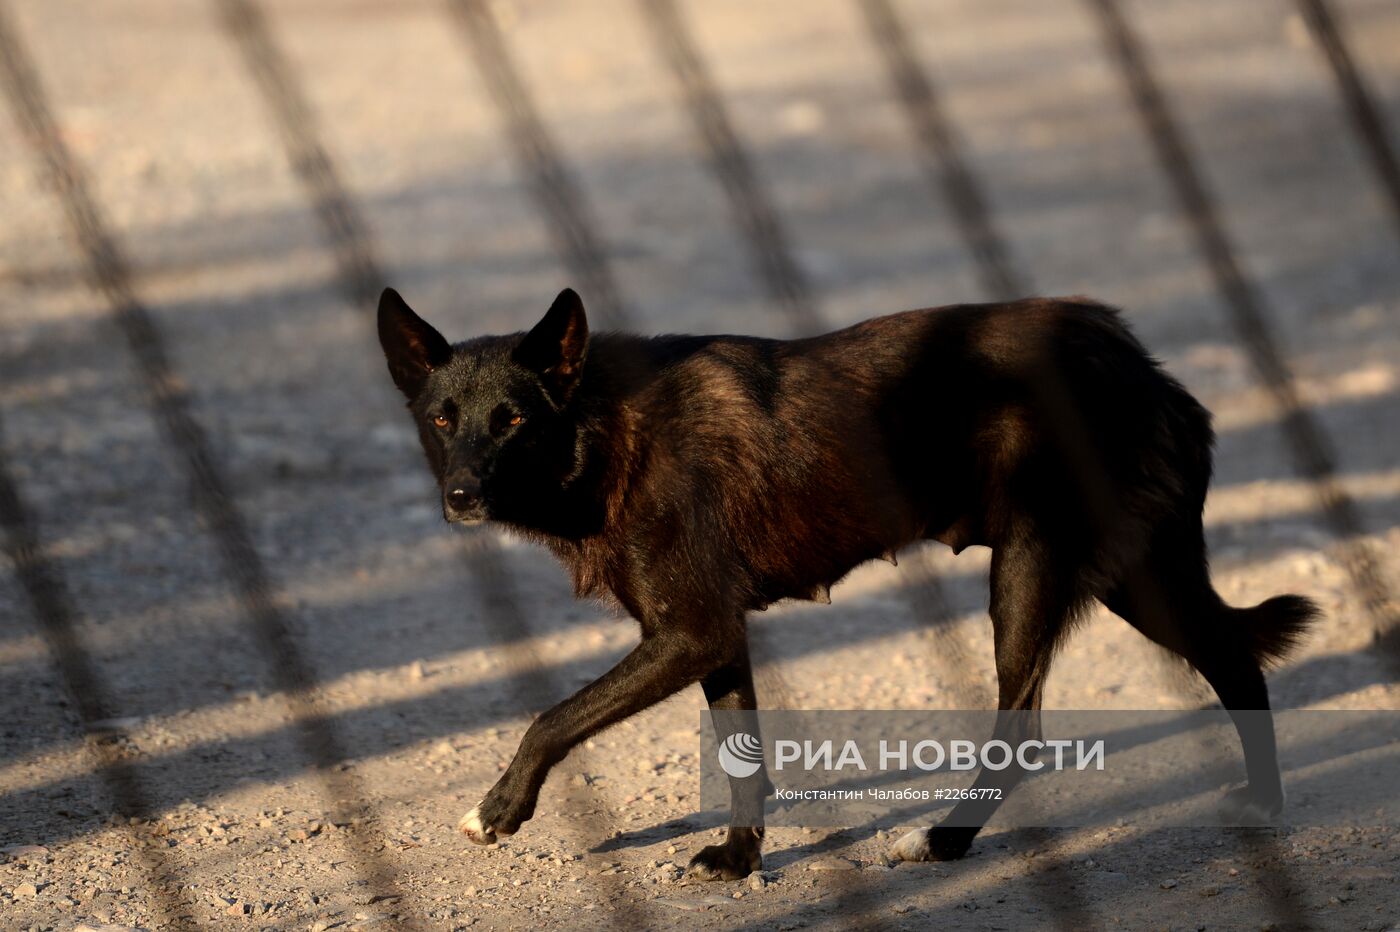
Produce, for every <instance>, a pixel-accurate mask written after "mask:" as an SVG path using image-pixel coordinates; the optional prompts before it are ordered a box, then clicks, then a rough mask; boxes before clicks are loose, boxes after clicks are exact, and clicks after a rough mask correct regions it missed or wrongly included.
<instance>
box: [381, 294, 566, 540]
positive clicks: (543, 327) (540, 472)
mask: <svg viewBox="0 0 1400 932" xmlns="http://www.w3.org/2000/svg"><path fill="white" fill-rule="evenodd" d="M379 342H380V345H382V346H383V347H384V355H385V357H386V359H387V360H388V362H389V374H390V375H391V376H393V379H394V384H395V385H397V386H398V387H399V391H401V392H403V393H404V396H405V397H407V398H408V408H409V410H410V411H411V412H412V413H413V418H414V421H415V422H416V423H417V425H418V435H419V438H420V439H421V440H422V442H423V450H424V452H426V453H427V454H428V463H429V464H430V465H431V467H432V470H433V474H434V475H435V476H437V479H438V482H439V484H440V485H441V486H442V513H443V516H444V517H445V518H446V519H447V520H448V521H453V522H464V523H475V522H478V521H483V520H488V519H489V520H498V521H523V520H525V517H526V516H527V515H528V514H529V512H530V511H531V508H532V506H533V505H537V504H538V503H539V501H540V499H541V498H548V497H549V496H550V493H552V492H553V491H555V490H558V489H559V488H561V487H562V485H564V484H565V483H567V482H568V480H569V478H570V476H573V475H577V472H578V470H579V468H580V465H581V463H580V458H581V456H582V451H581V450H580V449H579V428H578V426H577V425H576V419H575V418H574V417H573V413H572V411H571V410H570V408H571V405H570V402H571V401H572V400H573V397H574V394H575V389H576V388H577V387H578V384H579V380H580V378H581V377H582V375H583V366H584V360H585V357H586V356H587V354H588V322H587V320H586V318H585V317H584V312H583V302H582V301H581V300H580V299H579V296H578V295H577V294H575V293H574V292H573V291H572V290H570V289H565V290H564V291H562V292H560V294H559V297H557V298H555V299H554V304H553V306H551V307H550V309H549V312H548V313H546V314H545V315H544V318H543V319H542V320H541V321H540V322H539V323H538V324H536V325H535V327H534V329H533V330H531V331H530V332H529V333H526V334H513V335H511V336H503V337H480V338H478V339H475V340H469V341H467V342H465V343H458V344H457V345H455V346H453V345H452V344H449V343H448V342H447V340H446V339H444V338H443V336H442V334H440V333H438V332H437V331H436V330H434V329H433V328H432V326H430V325H429V324H428V323H427V321H425V320H423V319H422V318H421V317H419V316H418V315H417V314H415V313H414V312H413V310H412V308H410V307H409V306H408V305H407V304H406V303H405V302H404V300H403V298H401V297H400V296H399V293H398V292H397V291H394V290H393V289H392V288H386V289H385V290H384V294H383V295H382V296H381V297H380V299H379Z"/></svg>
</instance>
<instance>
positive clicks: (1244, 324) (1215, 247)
mask: <svg viewBox="0 0 1400 932" xmlns="http://www.w3.org/2000/svg"><path fill="white" fill-rule="evenodd" d="M1087 2H1088V3H1089V5H1090V8H1091V9H1092V10H1093V11H1094V12H1095V13H1096V14H1097V16H1098V20H1099V23H1100V26H1101V28H1102V31H1103V35H1104V41H1105V44H1106V47H1107V49H1108V52H1109V55H1110V57H1111V58H1112V59H1113V60H1114V62H1115V63H1116V64H1117V65H1118V67H1119V69H1120V71H1121V74H1122V77H1123V80H1124V83H1125V84H1126V86H1127V90H1128V93H1129V95H1130V97H1131V99H1132V101H1133V103H1134V105H1135V106H1136V108H1137V111H1138V114H1139V116H1140V117H1141V118H1142V121H1143V126H1144V128H1145V131H1146V133H1147V135H1148V138H1149V140H1150V141H1151V143H1152V146H1153V150H1154V152H1155V154H1156V157H1157V160H1158V162H1159V163H1160V164H1161V167H1162V171H1163V173H1164V174H1165V175H1166V176H1167V179H1168V180H1169V181H1170V183H1171V186H1172V190H1173V192H1174V193H1175V195H1176V198H1177V201H1178V204H1179V206H1180V209H1181V212H1182V214H1183V215H1184V217H1185V219H1186V220H1187V222H1188V224H1189V225H1190V228H1191V231H1192V233H1193V234H1194V235H1195V238H1196V245H1197V248H1198V250H1199V251H1200V253H1201V256H1202V258H1203V260H1204V261H1205V263H1206V265H1207V266H1208V267H1209V269H1210V271H1211V274H1212V276H1213V277H1214V279H1215V284H1216V288H1217V290H1218V291H1219V293H1220V297H1221V300H1222V301H1223V303H1224V304H1225V307H1226V309H1227V311H1228V312H1229V319H1230V323H1231V325H1232V326H1233V327H1234V329H1235V333H1236V336H1237V338H1238V339H1239V341H1240V342H1241V343H1242V344H1243V345H1244V347H1245V351H1246V353H1247V354H1248V356H1249V360H1250V362H1251V364H1252V365H1253V366H1254V370H1255V373H1256V375H1257V376H1258V377H1259V379H1260V381H1262V382H1263V383H1264V386H1265V387H1266V388H1267V389H1268V391H1269V394H1270V395H1271V396H1272V397H1273V401H1274V404H1275V406H1276V407H1277V408H1278V410H1279V411H1280V412H1281V414H1282V419H1283V430H1284V435H1285V438H1286V439H1287V441H1288V445H1289V451H1290V453H1291V454H1292V456H1293V460H1294V463H1295V465H1296V466H1297V468H1298V471H1299V472H1300V473H1302V474H1303V476H1304V477H1306V478H1307V479H1308V480H1309V481H1310V482H1311V483H1312V485H1313V491H1314V495H1315V496H1316V498H1317V503H1318V507H1319V510H1320V511H1321V512H1322V516H1323V519H1324V520H1325V522H1326V524H1327V527H1328V529H1329V530H1330V531H1331V532H1332V534H1333V535H1334V536H1335V537H1336V538H1337V541H1338V548H1339V553H1340V557H1341V562H1342V565H1343V566H1344V567H1345V569H1346V571H1347V573H1348V575H1349V576H1350V578H1351V583H1352V587H1353V588H1354V589H1355V591H1356V593H1357V595H1358V596H1360V598H1361V601H1362V607H1363V608H1364V609H1365V611H1366V612H1367V613H1368V614H1369V616H1370V618H1371V622H1372V628H1373V630H1374V631H1375V634H1376V637H1377V639H1378V640H1380V641H1382V642H1384V643H1386V644H1387V645H1389V646H1393V647H1395V648H1396V649H1395V650H1391V651H1389V652H1388V655H1387V659H1388V660H1389V661H1390V662H1391V664H1392V668H1393V670H1394V671H1396V672H1397V674H1400V643H1397V634H1398V633H1400V632H1398V631H1397V624H1396V622H1397V618H1396V607H1395V601H1394V598H1393V597H1392V595H1391V593H1390V590H1389V586H1388V585H1387V583H1386V581H1385V578H1384V576H1383V574H1382V571H1381V568H1380V566H1379V564H1378V562H1377V561H1376V558H1375V555H1374V554H1373V553H1372V552H1371V549H1370V547H1369V546H1368V545H1367V542H1366V540H1365V533H1366V532H1365V529H1364V527H1363V525H1362V522H1361V517H1360V514H1359V513H1358V511H1357V508H1356V504H1355V503H1354V502H1353V501H1352V499H1351V496H1350V495H1348V494H1347V492H1346V490H1345V489H1343V488H1342V486H1341V483H1340V482H1338V481H1337V476H1336V465H1335V462H1336V457H1335V454H1334V453H1333V450H1332V443H1331V441H1330V440H1329V438H1328V437H1327V435H1326V433H1325V432H1324V431H1323V429H1322V428H1321V427H1320V426H1319V425H1318V423H1317V422H1316V421H1315V420H1314V419H1313V417H1312V414H1311V413H1310V412H1309V411H1308V409H1307V408H1306V407H1305V406H1304V404H1303V401H1302V399H1301V397H1300V396H1299V394H1298V386H1297V383H1296V382H1295V381H1294V379H1293V374H1292V372H1291V371H1290V370H1289V368H1288V364H1287V363H1286V362H1285V361H1284V359H1283V354H1282V352H1281V351H1280V349H1279V346H1278V341H1277V340H1276V338H1275V337H1274V334H1273V331H1272V329H1271V327H1270V323H1269V316H1270V311H1269V309H1268V307H1267V305H1266V303H1265V300H1264V296H1263V294H1262V293H1261V292H1260V291H1259V288H1258V287H1257V285H1256V284H1255V283H1254V282H1253V280H1251V279H1250V278H1249V277H1248V276H1247V275H1246V274H1245V272H1244V270H1243V269H1242V268H1241V267H1240V264H1239V262H1238V261H1237V260H1236V259H1235V250H1234V247H1233V246H1232V244H1231V243H1230V240H1229V237H1228V236H1227V235H1226V233H1225V229H1224V227H1223V225H1222V224H1221V222H1220V220H1219V217H1218V215H1217V212H1216V209H1215V205H1214V200H1213V198H1212V197H1211V195H1210V193H1209V191H1208V190H1207V189H1206V186H1205V181H1204V180H1203V179H1202V177H1201V175H1200V173H1199V172H1198V171H1197V169H1196V163H1195V160H1194V159H1193V157H1192V155H1191V152H1190V150H1189V149H1188V148H1187V144H1186V141H1185V139H1184V137H1183V136H1182V135H1181V133H1180V132H1179V131H1178V130H1177V127H1176V122H1175V120H1174V118H1173V116H1172V113H1171V110H1170V108H1169V107H1168V104H1167V101H1166V98H1165V96H1164V95H1163V93H1162V91H1161V89H1160V87H1159V86H1158V84H1157V81H1156V79H1155V78H1154V77H1153V75H1152V72H1151V70H1150V67H1149V65H1148V63H1147V61H1146V58H1145V56H1144V54H1143V50H1142V46H1141V43H1140V42H1139V40H1138V39H1137V37H1136V36H1135V35H1134V34H1133V32H1132V30H1131V29H1130V28H1129V26H1128V23H1127V21H1126V20H1125V18H1124V17H1123V14H1122V11H1121V10H1120V9H1119V6H1118V4H1117V2H1116V0H1087Z"/></svg>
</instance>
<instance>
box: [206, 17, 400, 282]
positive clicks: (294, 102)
mask: <svg viewBox="0 0 1400 932" xmlns="http://www.w3.org/2000/svg"><path fill="white" fill-rule="evenodd" d="M215 3H216V5H217V7H218V12H219V15H220V17H221V19H222V20H223V25H224V28H225V29H226V30H227V31H228V32H229V34H230V35H231V36H232V37H233V38H234V44H235V45H236V46H237V48H238V50H239V51H240V52H241V53H242V54H243V60H244V63H245V64H247V66H248V73H249V74H250V75H251V76H252V78H253V82H254V83H255V84H256V85H257V88H258V91H259V92H260V93H261V95H262V99H263V103H264V104H266V105H267V107H268V109H269V110H270V111H271V112H272V117H273V122H274V124H275V125H276V127H277V130H278V132H279V133H280V134H281V136H282V144H283V146H284V147H285V148H286V151H287V161H288V162H289V163H290V164H291V166H292V170H293V171H294V172H295V173H296V176H297V178H299V179H300V180H301V183H302V187H303V188H304V189H305V191H306V196H307V198H308V200H310V201H311V205H312V207H313V208H314V209H315V211H316V216H317V218H319V220H320V221H321V226H322V228H323V229H324V230H325V232H326V239H327V240H328V241H329V242H330V244H331V247H332V248H333V249H334V251H335V257H336V262H337V263H338V264H339V266H340V284H341V288H342V289H343V290H344V291H345V297H346V300H347V301H349V302H350V303H351V304H352V305H354V306H356V307H373V306H374V303H375V302H376V301H377V300H378V299H379V293H380V291H382V290H383V288H384V284H385V279H384V273H383V271H382V270H381V269H380V267H379V263H378V261H377V260H376V259H375V257H374V250H373V247H372V246H371V244H370V236H369V232H368V229H367V227H366V225H365V222H364V220H363V218H362V217H361V216H360V212H359V210H358V209H357V208H356V207H355V204H354V202H353V201H352V200H351V199H350V197H349V196H347V194H346V192H345V185H344V184H343V183H342V182H341V180H340V172H339V171H338V170H337V169H336V166H335V163H334V162H333V161H332V160H331V158H330V156H329V155H328V154H327V153H326V148H325V146H323V145H322V144H321V141H320V139H318V138H317V134H316V116H315V113H314V112H313V111H312V109H311V106H310V104H308V103H307V100H306V95H305V94H303V93H302V90H301V87H300V85H299V84H298V83H297V80H296V77H295V75H294V74H293V72H292V68H291V66H290V65H289V64H288V62H287V59H286V57H285V56H284V55H283V54H282V53H281V50H279V49H278V48H277V47H276V46H275V45H273V43H272V41H271V37H270V36H269V34H268V29H267V23H266V21H265V20H264V18H263V15H262V11H261V10H260V9H259V8H258V7H257V6H256V5H255V4H254V3H252V2H249V0H215Z"/></svg>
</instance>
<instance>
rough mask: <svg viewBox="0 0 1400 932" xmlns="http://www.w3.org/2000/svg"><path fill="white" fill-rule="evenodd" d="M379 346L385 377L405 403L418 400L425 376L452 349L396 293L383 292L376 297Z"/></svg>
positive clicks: (449, 357) (440, 363)
mask: <svg viewBox="0 0 1400 932" xmlns="http://www.w3.org/2000/svg"><path fill="white" fill-rule="evenodd" d="M379 345H380V346H382V347H384V358H385V359H387V360H388V362H389V374H390V375H391V376H393V377H394V384H395V385H397V386H398V387H399V391H401V392H403V393H404V394H405V395H406V396H408V399H409V401H412V400H413V399H414V398H416V397H418V393H419V392H420V391H421V390H422V388H423V383H424V382H426V381H427V380H428V373H430V372H432V371H433V370H434V369H436V368H437V367H438V366H441V365H443V364H444V363H446V362H447V361H448V360H449V359H451V358H452V346H451V345H450V344H449V343H448V342H447V340H445V339H443V336H442V334H440V333H438V332H437V331H436V330H434V329H433V328H432V326H431V325H430V324H429V323H428V322H427V321H426V320H424V319H423V318H421V317H419V316H418V315H417V314H415V313H413V308H411V307H409V306H408V304H407V303H405V301H404V299H403V298H402V297H400V296H399V293H398V292H397V291H395V290H394V289H392V288H385V289H384V293H383V294H382V295H380V296H379Z"/></svg>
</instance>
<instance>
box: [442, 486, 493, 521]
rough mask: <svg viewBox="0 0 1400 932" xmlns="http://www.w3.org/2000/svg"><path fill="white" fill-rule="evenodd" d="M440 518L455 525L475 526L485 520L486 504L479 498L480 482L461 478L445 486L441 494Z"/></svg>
mask: <svg viewBox="0 0 1400 932" xmlns="http://www.w3.org/2000/svg"><path fill="white" fill-rule="evenodd" d="M442 516H443V517H444V518H446V519H447V520H448V521H451V522H453V523H456V524H475V523H476V522H478V521H484V520H486V502H485V501H484V500H483V499H482V497H481V482H480V480H478V479H474V478H461V479H457V480H454V481H452V482H450V483H448V484H447V488H445V489H444V490H443V493H442Z"/></svg>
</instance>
